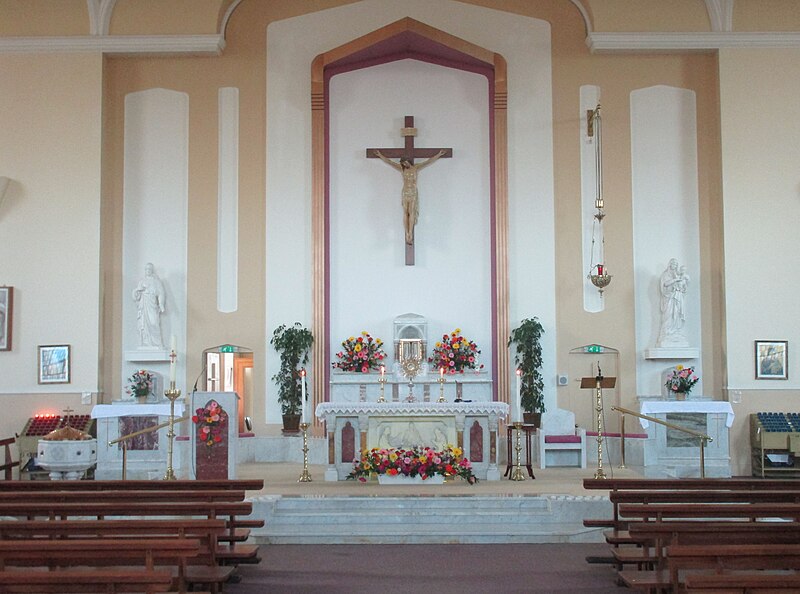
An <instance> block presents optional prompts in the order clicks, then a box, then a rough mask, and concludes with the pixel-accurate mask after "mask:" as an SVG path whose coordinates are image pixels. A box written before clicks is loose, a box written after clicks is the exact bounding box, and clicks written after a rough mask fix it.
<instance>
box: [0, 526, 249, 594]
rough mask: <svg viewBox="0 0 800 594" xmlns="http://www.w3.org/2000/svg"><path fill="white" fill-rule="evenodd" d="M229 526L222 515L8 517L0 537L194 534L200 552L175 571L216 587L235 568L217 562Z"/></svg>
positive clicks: (181, 576) (190, 580)
mask: <svg viewBox="0 0 800 594" xmlns="http://www.w3.org/2000/svg"><path fill="white" fill-rule="evenodd" d="M226 530H227V528H226V526H225V521H224V520H222V519H215V520H207V519H171V520H163V519H159V520H142V519H138V518H133V519H126V520H6V521H0V541H2V540H7V541H13V540H15V539H16V540H35V539H39V540H59V541H61V540H67V539H76V538H77V539H89V538H98V539H99V538H102V539H107V538H114V539H164V538H193V539H197V540H198V542H199V543H200V549H199V551H198V554H197V556H195V557H193V558H192V559H191V560H189V562H188V563H187V566H186V567H185V568H184V570H183V572H182V574H179V573H178V572H173V573H176V576H175V577H177V578H179V579H180V580H182V581H185V582H186V583H189V584H208V585H210V586H211V587H212V590H214V591H216V590H217V588H220V587H221V586H222V584H224V583H225V582H226V581H227V580H228V579H229V578H230V576H231V574H232V573H233V570H234V568H233V567H220V566H218V565H217V558H216V553H217V540H218V537H219V536H220V535H221V534H224V533H225V531H226Z"/></svg>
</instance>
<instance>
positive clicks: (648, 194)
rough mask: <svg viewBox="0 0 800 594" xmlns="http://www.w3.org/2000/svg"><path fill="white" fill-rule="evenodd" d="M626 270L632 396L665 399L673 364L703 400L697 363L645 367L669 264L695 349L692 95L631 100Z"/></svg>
mask: <svg viewBox="0 0 800 594" xmlns="http://www.w3.org/2000/svg"><path fill="white" fill-rule="evenodd" d="M631 173H632V181H631V185H632V193H633V264H634V280H635V284H634V286H635V292H636V296H635V304H636V354H637V364H636V393H637V395H640V396H641V395H651V396H652V395H659V394H662V393H663V392H664V388H663V386H662V383H663V380H662V376H663V374H664V372H665V371H666V370H667V369H669V368H671V367H674V366H675V365H678V364H682V365H687V366H688V365H692V366H694V367H695V371H696V373H697V375H698V376H699V377H700V382H699V383H698V384H697V386H695V388H694V390H693V393H694V394H696V395H700V394H703V380H702V377H703V374H702V359H696V360H645V358H644V351H645V350H646V349H650V348H653V347H655V346H656V340H657V339H658V332H659V329H660V327H661V303H660V299H661V292H660V288H659V281H660V277H661V273H662V272H663V271H664V270H665V269H666V268H667V265H668V264H669V260H670V258H676V259H677V260H678V262H679V263H680V264H681V265H684V266H686V268H687V273H688V275H689V277H690V278H691V281H690V283H689V289H688V291H687V294H686V297H685V304H686V322H685V325H684V330H685V333H686V338H687V339H688V341H689V346H690V347H692V348H697V349H701V352H702V344H701V324H700V321H701V316H700V282H699V278H700V275H701V274H703V271H702V270H700V228H699V225H698V215H699V210H698V209H699V206H698V184H697V116H696V104H695V94H694V92H693V91H687V90H685V89H678V88H675V87H667V86H656V87H650V88H647V89H640V90H637V91H634V92H633V93H631Z"/></svg>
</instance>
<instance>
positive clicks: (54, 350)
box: [39, 344, 71, 384]
mask: <svg viewBox="0 0 800 594" xmlns="http://www.w3.org/2000/svg"><path fill="white" fill-rule="evenodd" d="M70 364H71V361H70V349H69V345H68V344H49V345H40V346H39V383H40V384H68V383H69V382H70V373H69V369H70Z"/></svg>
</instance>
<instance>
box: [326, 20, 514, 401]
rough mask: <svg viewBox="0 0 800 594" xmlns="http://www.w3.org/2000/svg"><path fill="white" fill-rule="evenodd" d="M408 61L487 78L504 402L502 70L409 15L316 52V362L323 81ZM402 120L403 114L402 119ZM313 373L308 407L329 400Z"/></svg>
mask: <svg viewBox="0 0 800 594" xmlns="http://www.w3.org/2000/svg"><path fill="white" fill-rule="evenodd" d="M405 59H414V60H420V61H423V62H428V63H431V64H437V65H441V66H444V67H448V68H456V69H459V70H465V71H468V72H473V73H477V74H481V75H484V76H486V78H487V80H488V82H489V94H490V97H489V102H488V106H489V107H488V109H489V114H488V115H489V144H490V146H489V169H490V171H489V175H490V190H491V196H490V213H491V221H490V229H491V238H490V245H491V260H492V261H491V282H492V295H491V299H492V325H491V327H492V342H493V349H492V352H493V361H492V380H493V390H494V393H493V397H494V400H502V401H506V402H507V401H508V373H509V358H508V351H507V349H506V348H505V345H506V343H507V341H508V332H509V330H508V328H509V312H508V294H509V293H508V165H507V163H508V160H507V152H508V148H507V143H508V141H507V95H508V91H507V88H508V87H507V79H506V74H507V69H506V61H505V59H504V58H503V57H502V56H501V55H500V54H497V53H494V52H491V51H489V50H486V49H484V48H482V47H479V46H477V45H474V44H472V43H469V42H467V41H464V40H463V39H459V38H457V37H454V36H453V35H450V34H448V33H445V32H444V31H441V30H439V29H435V28H433V27H430V26H428V25H425V24H424V23H421V22H419V21H416V20H414V19H412V18H404V19H401V20H399V21H396V22H394V23H392V24H390V25H387V26H385V27H382V28H380V29H377V30H375V31H373V32H372V33H369V34H367V35H364V36H362V37H359V38H357V39H354V40H353V41H350V42H349V43H346V44H344V45H341V46H339V47H337V48H335V49H332V50H330V51H328V52H325V53H323V54H320V55H318V56H317V57H316V58H315V59H314V61H313V63H312V66H311V110H312V111H311V139H312V209H311V212H312V237H313V248H312V249H313V257H312V259H313V274H312V292H313V327H314V335H315V336H317V337H321V339H319V338H318V339H317V340H315V341H314V347H313V357H314V360H315V361H330V360H331V353H330V346H329V343H330V341H329V340H328V338H329V335H330V319H329V314H330V302H329V300H330V295H329V287H330V256H329V245H330V237H329V225H328V221H329V179H330V178H329V154H330V153H329V146H328V142H329V129H328V121H329V113H328V105H329V95H328V93H329V82H330V79H331V78H332V77H333V76H336V75H337V74H341V73H344V72H350V71H352V70H358V69H361V68H367V67H370V66H376V65H378V64H383V63H387V62H394V61H397V60H405ZM401 115H403V114H401ZM319 367H320V368H324V369H326V371H325V373H324V374H323V373H320V374H314V385H313V395H314V404H315V405H316V404H317V403H320V402H324V401H325V400H326V399H327V390H326V386H328V384H329V379H330V368H329V366H326V365H320V366H319Z"/></svg>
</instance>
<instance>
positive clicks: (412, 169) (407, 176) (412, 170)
mask: <svg viewBox="0 0 800 594" xmlns="http://www.w3.org/2000/svg"><path fill="white" fill-rule="evenodd" d="M400 135H401V136H403V138H404V139H405V146H404V147H403V148H401V149H398V148H381V149H377V148H368V149H367V158H368V159H376V158H377V159H380V160H381V161H383V162H384V163H386V164H388V165H391V166H392V167H394V168H395V169H397V170H398V171H399V172H400V173H401V174H402V176H403V200H402V204H403V225H404V227H405V230H406V266H413V265H414V227H415V226H416V224H417V218H418V217H419V194H418V192H417V173H418V172H419V170H420V169H422V168H424V167H427V166H428V165H431V164H433V163H434V162H435V161H436V160H437V159H439V158H442V157H443V158H445V159H449V158H450V157H452V156H453V149H451V148H416V147H415V146H414V137H415V136H416V135H417V129H416V128H415V127H414V116H406V117H405V122H404V127H403V128H401V129H400ZM392 159H398V161H392ZM414 159H425V160H424V161H422V162H421V163H418V164H415V163H414Z"/></svg>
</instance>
